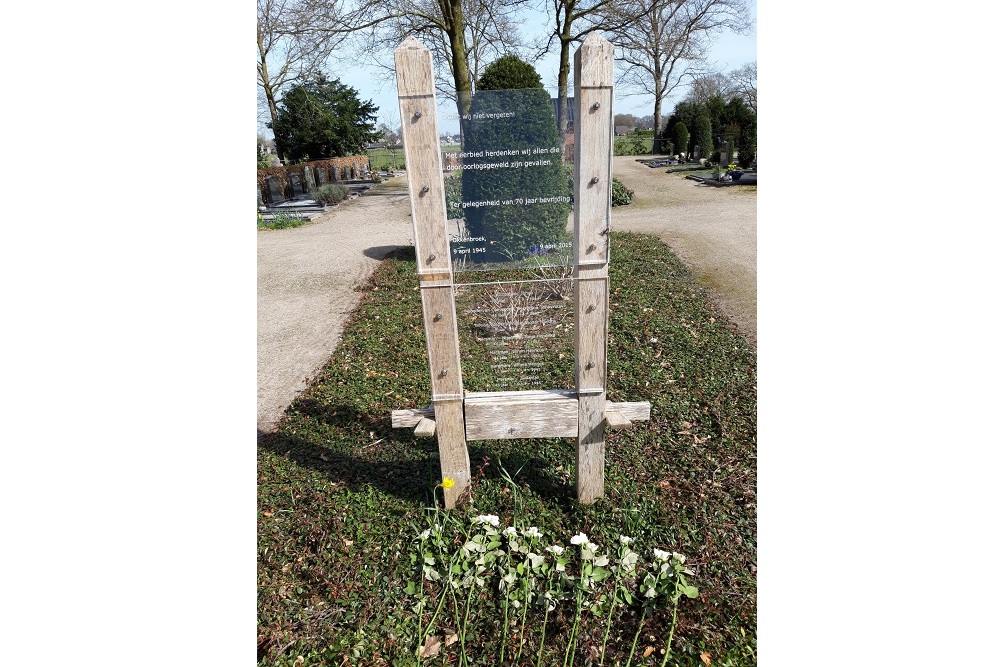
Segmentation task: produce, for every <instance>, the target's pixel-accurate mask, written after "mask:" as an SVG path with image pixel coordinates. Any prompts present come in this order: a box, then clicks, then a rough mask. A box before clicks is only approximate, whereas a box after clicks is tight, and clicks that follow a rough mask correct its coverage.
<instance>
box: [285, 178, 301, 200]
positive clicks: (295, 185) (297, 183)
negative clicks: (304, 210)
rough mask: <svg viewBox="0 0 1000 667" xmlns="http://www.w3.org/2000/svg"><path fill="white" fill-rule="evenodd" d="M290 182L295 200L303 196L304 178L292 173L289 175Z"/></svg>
mask: <svg viewBox="0 0 1000 667" xmlns="http://www.w3.org/2000/svg"><path fill="white" fill-rule="evenodd" d="M288 182H289V184H290V185H291V186H292V197H293V198H294V197H298V196H299V195H301V194H302V177H300V176H299V175H298V174H296V173H291V174H289V175H288Z"/></svg>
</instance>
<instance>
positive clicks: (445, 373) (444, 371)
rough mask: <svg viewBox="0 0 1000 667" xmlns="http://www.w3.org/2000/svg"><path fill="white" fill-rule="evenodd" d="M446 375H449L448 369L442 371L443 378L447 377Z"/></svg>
mask: <svg viewBox="0 0 1000 667" xmlns="http://www.w3.org/2000/svg"><path fill="white" fill-rule="evenodd" d="M446 375H448V369H447V368H446V369H444V370H443V371H441V377H445V376H446Z"/></svg>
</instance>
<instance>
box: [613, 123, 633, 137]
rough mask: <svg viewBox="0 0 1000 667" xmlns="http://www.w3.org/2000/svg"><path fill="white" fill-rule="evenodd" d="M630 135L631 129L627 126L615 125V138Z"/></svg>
mask: <svg viewBox="0 0 1000 667" xmlns="http://www.w3.org/2000/svg"><path fill="white" fill-rule="evenodd" d="M631 133H632V128H631V127H629V126H628V125H615V136H616V137H623V136H625V135H626V134H631Z"/></svg>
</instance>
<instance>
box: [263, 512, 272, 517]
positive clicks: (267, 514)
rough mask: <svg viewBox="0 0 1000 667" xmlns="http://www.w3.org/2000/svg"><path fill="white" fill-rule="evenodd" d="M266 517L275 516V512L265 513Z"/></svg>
mask: <svg viewBox="0 0 1000 667" xmlns="http://www.w3.org/2000/svg"><path fill="white" fill-rule="evenodd" d="M264 516H274V512H264Z"/></svg>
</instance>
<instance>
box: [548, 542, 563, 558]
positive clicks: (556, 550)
mask: <svg viewBox="0 0 1000 667" xmlns="http://www.w3.org/2000/svg"><path fill="white" fill-rule="evenodd" d="M545 550H546V551H548V552H549V553H550V554H555V555H556V556H558V555H559V554H561V553H562V552H563V548H562V547H561V546H559V545H558V544H553V545H552V546H551V547H545Z"/></svg>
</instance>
